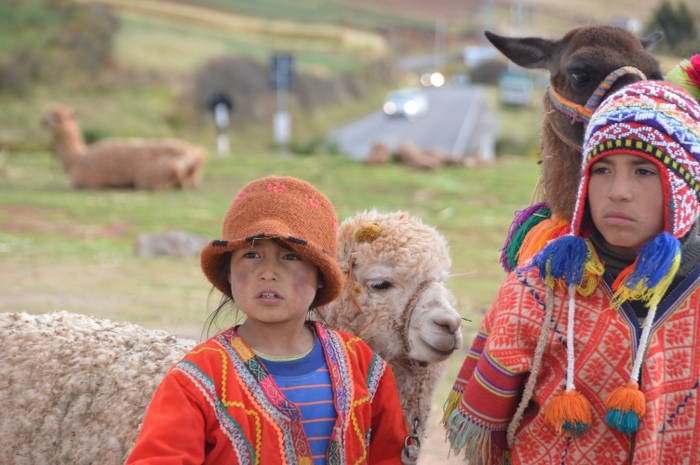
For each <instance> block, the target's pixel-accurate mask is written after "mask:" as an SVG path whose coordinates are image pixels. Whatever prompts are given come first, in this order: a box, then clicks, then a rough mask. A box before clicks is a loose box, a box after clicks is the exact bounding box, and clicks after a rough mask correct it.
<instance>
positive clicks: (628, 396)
mask: <svg viewBox="0 0 700 465" xmlns="http://www.w3.org/2000/svg"><path fill="white" fill-rule="evenodd" d="M625 154H626V155H634V156H638V157H642V158H645V159H647V160H649V161H651V162H652V163H654V164H655V165H656V166H658V167H659V177H660V180H661V185H662V192H663V196H664V211H663V231H661V232H659V233H658V234H657V235H656V236H654V237H652V238H651V239H649V240H648V241H647V242H646V243H645V244H643V245H642V246H641V247H640V249H639V250H638V252H637V257H636V259H635V261H634V262H633V263H632V264H631V265H630V266H629V267H628V268H626V269H624V270H623V271H622V272H621V273H620V274H619V275H618V278H617V279H616V281H615V283H614V284H613V291H614V296H613V305H615V306H619V305H621V304H622V302H624V301H628V300H639V301H643V302H645V303H646V306H647V307H648V308H649V311H648V314H647V317H646V319H645V321H644V328H643V331H642V336H641V339H640V341H639V346H638V349H637V352H636V354H635V356H634V363H633V366H632V371H631V373H630V380H629V383H628V384H627V385H626V386H620V387H619V388H617V389H616V390H614V391H613V392H612V393H611V395H610V396H609V397H608V398H607V400H606V406H607V408H608V413H607V414H606V417H605V419H606V421H607V422H608V423H609V424H610V425H611V426H612V427H614V428H616V429H618V430H620V431H624V432H627V433H633V432H634V431H636V430H637V429H638V427H639V421H640V419H641V417H642V416H643V415H644V413H645V398H644V394H643V393H642V392H641V391H640V390H639V386H638V382H639V373H640V370H641V364H642V361H643V358H644V355H645V352H646V348H647V346H648V341H649V334H650V330H651V324H652V322H653V321H654V316H655V313H656V308H657V306H658V304H659V302H660V301H661V299H662V298H663V296H664V294H665V293H666V291H667V289H668V287H669V285H670V284H671V282H672V280H673V277H674V276H675V274H676V272H677V270H678V267H679V265H680V262H681V241H682V240H683V239H684V238H685V236H686V235H687V234H688V233H689V232H690V231H691V230H692V229H693V226H694V225H695V223H696V222H697V220H698V211H699V209H700V207H699V198H700V197H699V196H700V104H698V102H697V101H695V100H694V99H693V98H692V97H691V96H690V95H689V94H688V93H687V92H686V91H685V90H683V89H682V88H680V87H677V86H674V85H672V84H669V83H666V82H663V81H639V82H637V83H634V84H630V85H628V86H625V87H623V88H622V89H621V90H618V91H617V92H615V93H614V94H612V95H610V96H609V97H608V98H607V99H606V100H605V101H604V102H603V103H602V104H601V105H600V107H599V108H598V109H597V110H596V111H595V113H594V114H593V115H592V117H591V119H590V122H589V124H588V127H587V128H586V133H585V136H584V145H583V160H582V170H581V182H580V184H579V189H578V194H577V200H576V207H575V210H574V217H573V219H572V223H571V231H570V233H569V234H568V235H567V236H564V237H560V238H558V239H556V240H553V241H552V242H550V243H549V244H547V246H546V247H545V248H544V249H543V250H542V251H541V252H540V253H539V254H537V255H536V256H535V257H534V258H533V260H532V265H534V266H535V267H537V268H538V269H539V273H540V276H541V277H542V278H543V279H544V280H545V282H547V284H548V285H549V286H548V287H549V290H550V292H551V288H552V287H553V286H556V285H557V284H558V283H563V284H564V285H565V286H566V288H567V289H568V295H569V302H568V314H567V341H573V334H574V317H575V311H576V294H577V293H579V294H581V295H587V294H588V293H590V292H592V290H593V289H594V288H595V284H596V283H597V282H598V279H600V276H601V275H602V274H603V268H602V264H601V263H600V261H599V259H598V257H597V255H596V253H595V251H594V249H593V247H592V246H591V244H590V241H589V240H587V238H588V237H589V234H590V232H591V229H592V228H593V225H591V224H588V223H590V222H591V221H590V217H589V215H587V209H588V202H587V195H588V183H589V177H590V169H591V166H592V165H593V164H594V163H596V162H597V161H598V160H599V159H601V158H603V157H608V156H614V155H625ZM591 283H592V284H591ZM574 363H575V351H574V344H573V343H570V344H567V375H566V389H565V391H564V392H562V393H559V394H557V395H555V397H554V398H553V399H552V400H551V401H550V403H549V404H548V405H546V406H545V411H544V418H545V420H546V421H547V422H548V423H549V424H550V425H552V426H553V427H554V428H556V429H557V430H559V429H561V428H564V429H567V430H571V431H574V432H578V433H580V432H582V431H585V430H586V429H587V426H588V424H587V422H590V419H591V414H590V404H588V401H587V399H585V397H584V396H583V395H582V394H581V393H579V392H577V391H576V389H575V386H574Z"/></svg>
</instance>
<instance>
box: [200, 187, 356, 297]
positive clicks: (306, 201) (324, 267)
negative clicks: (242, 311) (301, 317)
mask: <svg viewBox="0 0 700 465" xmlns="http://www.w3.org/2000/svg"><path fill="white" fill-rule="evenodd" d="M337 229H338V220H337V217H336V214H335V209H334V208H333V204H331V202H330V201H329V200H328V199H327V198H326V196H324V195H323V194H322V193H321V192H319V191H318V190H317V189H316V188H315V187H314V186H312V185H311V184H309V183H308V182H306V181H302V180H300V179H295V178H291V177H282V176H270V177H265V178H261V179H256V180H255V181H252V182H250V183H249V184H247V185H246V186H245V187H244V188H243V189H242V190H241V191H240V192H239V193H238V195H237V196H236V198H235V199H234V200H233V203H232V204H231V206H230V207H229V209H228V211H227V212H226V215H225V216H224V225H223V228H222V234H221V240H214V241H211V242H210V243H209V244H207V245H206V246H205V247H204V248H203V249H202V252H201V257H200V258H201V264H202V271H204V274H205V275H206V277H207V279H208V280H209V281H210V282H211V283H212V284H213V285H214V286H216V288H217V289H219V290H220V291H221V292H223V293H224V294H226V295H227V296H229V297H232V296H231V285H230V284H229V282H228V277H227V276H222V275H221V267H222V266H223V265H224V263H223V259H224V257H225V254H226V253H227V252H232V251H235V250H237V249H239V248H241V247H242V246H244V245H245V244H247V243H250V242H251V241H253V240H255V239H279V240H282V241H283V242H284V243H286V244H287V245H288V246H289V247H290V248H292V249H293V250H295V251H296V252H298V253H299V254H300V255H302V256H303V257H304V258H306V259H308V260H310V261H311V262H312V263H313V264H314V265H316V267H317V268H318V269H319V271H320V272H321V274H322V275H323V287H321V288H320V289H319V290H318V293H317V294H316V299H315V300H314V304H315V305H318V306H321V305H325V304H327V303H328V302H330V301H332V300H333V299H335V298H336V297H337V296H338V294H339V293H340V289H341V286H342V274H341V272H340V267H339V266H338V263H337V260H336V256H337V253H336V252H337V238H336V231H337Z"/></svg>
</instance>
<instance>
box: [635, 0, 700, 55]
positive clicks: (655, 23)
mask: <svg viewBox="0 0 700 465" xmlns="http://www.w3.org/2000/svg"><path fill="white" fill-rule="evenodd" d="M646 30H647V32H653V31H658V30H661V31H662V32H663V33H664V40H663V41H662V42H661V43H660V44H659V48H660V49H661V50H665V51H668V52H671V53H674V54H678V55H681V56H690V55H692V54H694V53H697V51H698V50H697V40H698V30H697V28H696V27H695V21H694V18H693V16H692V14H691V13H690V11H688V7H687V6H686V4H685V3H683V2H682V3H680V4H678V8H677V9H676V8H674V7H673V5H671V3H669V2H668V1H664V2H662V3H661V4H660V5H659V7H658V8H657V9H656V10H655V11H654V13H653V14H652V16H651V20H650V21H649V23H648V24H647V26H646Z"/></svg>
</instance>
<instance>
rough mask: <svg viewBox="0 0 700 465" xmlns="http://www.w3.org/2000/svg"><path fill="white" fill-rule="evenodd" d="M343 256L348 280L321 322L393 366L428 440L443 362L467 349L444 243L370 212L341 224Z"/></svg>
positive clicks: (409, 413) (399, 218)
mask: <svg viewBox="0 0 700 465" xmlns="http://www.w3.org/2000/svg"><path fill="white" fill-rule="evenodd" d="M338 250H339V252H338V254H339V261H340V266H341V268H343V271H344V273H345V275H346V276H347V281H346V284H345V288H344V289H343V292H342V293H341V295H340V297H339V298H338V299H336V300H335V301H333V302H331V303H330V304H328V305H326V306H325V307H323V308H320V309H319V310H318V314H319V317H320V319H321V320H322V321H324V322H325V323H327V324H328V325H330V326H333V327H336V328H339V329H341V330H344V331H347V332H350V333H354V334H356V335H358V336H360V337H361V338H362V339H364V340H365V341H366V342H367V343H368V344H369V345H370V346H371V347H372V348H373V349H374V350H375V351H377V353H379V355H381V356H382V358H384V359H385V360H386V361H387V362H388V363H390V364H391V366H392V368H393V370H394V374H395V375H396V384H397V385H398V388H399V397H400V398H401V405H402V407H403V413H404V419H405V420H406V424H407V426H408V429H409V432H411V433H412V434H413V435H415V436H416V437H417V438H418V439H423V438H424V437H425V431H426V428H425V427H426V420H427V418H428V414H429V413H430V407H431V404H432V397H433V392H434V389H435V386H436V384H437V382H438V380H439V378H440V375H441V374H442V370H443V368H444V363H442V362H444V361H445V360H446V359H447V358H448V357H449V356H450V355H451V354H452V352H453V351H455V350H456V349H458V348H459V347H460V345H461V343H462V333H461V329H460V326H461V319H460V316H459V313H457V311H456V310H455V308H454V306H453V302H454V297H453V295H452V294H451V293H450V291H449V290H448V289H447V288H446V287H445V285H444V280H445V279H446V278H447V276H448V273H449V271H450V266H451V260H450V256H449V252H448V248H447V243H446V241H445V238H444V237H442V236H441V235H440V234H439V233H438V232H437V230H435V229H434V228H432V227H430V226H427V225H425V224H423V223H422V222H421V221H420V220H419V219H418V218H416V217H412V216H410V215H408V214H407V213H404V212H395V213H389V214H379V213H377V212H376V211H370V212H365V213H362V214H359V215H357V216H355V217H352V218H349V219H347V220H345V221H344V222H343V223H342V224H341V226H340V229H339V237H338ZM410 459H413V460H415V459H416V451H414V452H413V456H412V457H410V458H409V459H408V460H407V459H406V458H404V460H405V463H413V462H412V461H411V460H410Z"/></svg>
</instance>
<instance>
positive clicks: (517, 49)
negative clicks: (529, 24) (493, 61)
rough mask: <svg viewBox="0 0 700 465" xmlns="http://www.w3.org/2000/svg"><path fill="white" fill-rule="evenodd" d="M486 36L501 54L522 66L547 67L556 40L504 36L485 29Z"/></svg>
mask: <svg viewBox="0 0 700 465" xmlns="http://www.w3.org/2000/svg"><path fill="white" fill-rule="evenodd" d="M484 35H485V36H486V38H487V39H488V40H489V42H491V43H492V44H493V46H494V47H496V48H497V49H498V50H499V51H500V52H501V53H502V54H504V55H505V56H506V58H508V59H509V60H510V61H512V62H513V63H515V64H516V65H520V66H522V67H523V68H539V69H548V65H549V60H550V59H551V57H552V54H553V53H554V50H555V49H556V46H557V44H558V42H557V41H554V40H547V39H540V38H537V37H505V36H499V35H498V34H494V33H493V32H490V31H485V32H484Z"/></svg>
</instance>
